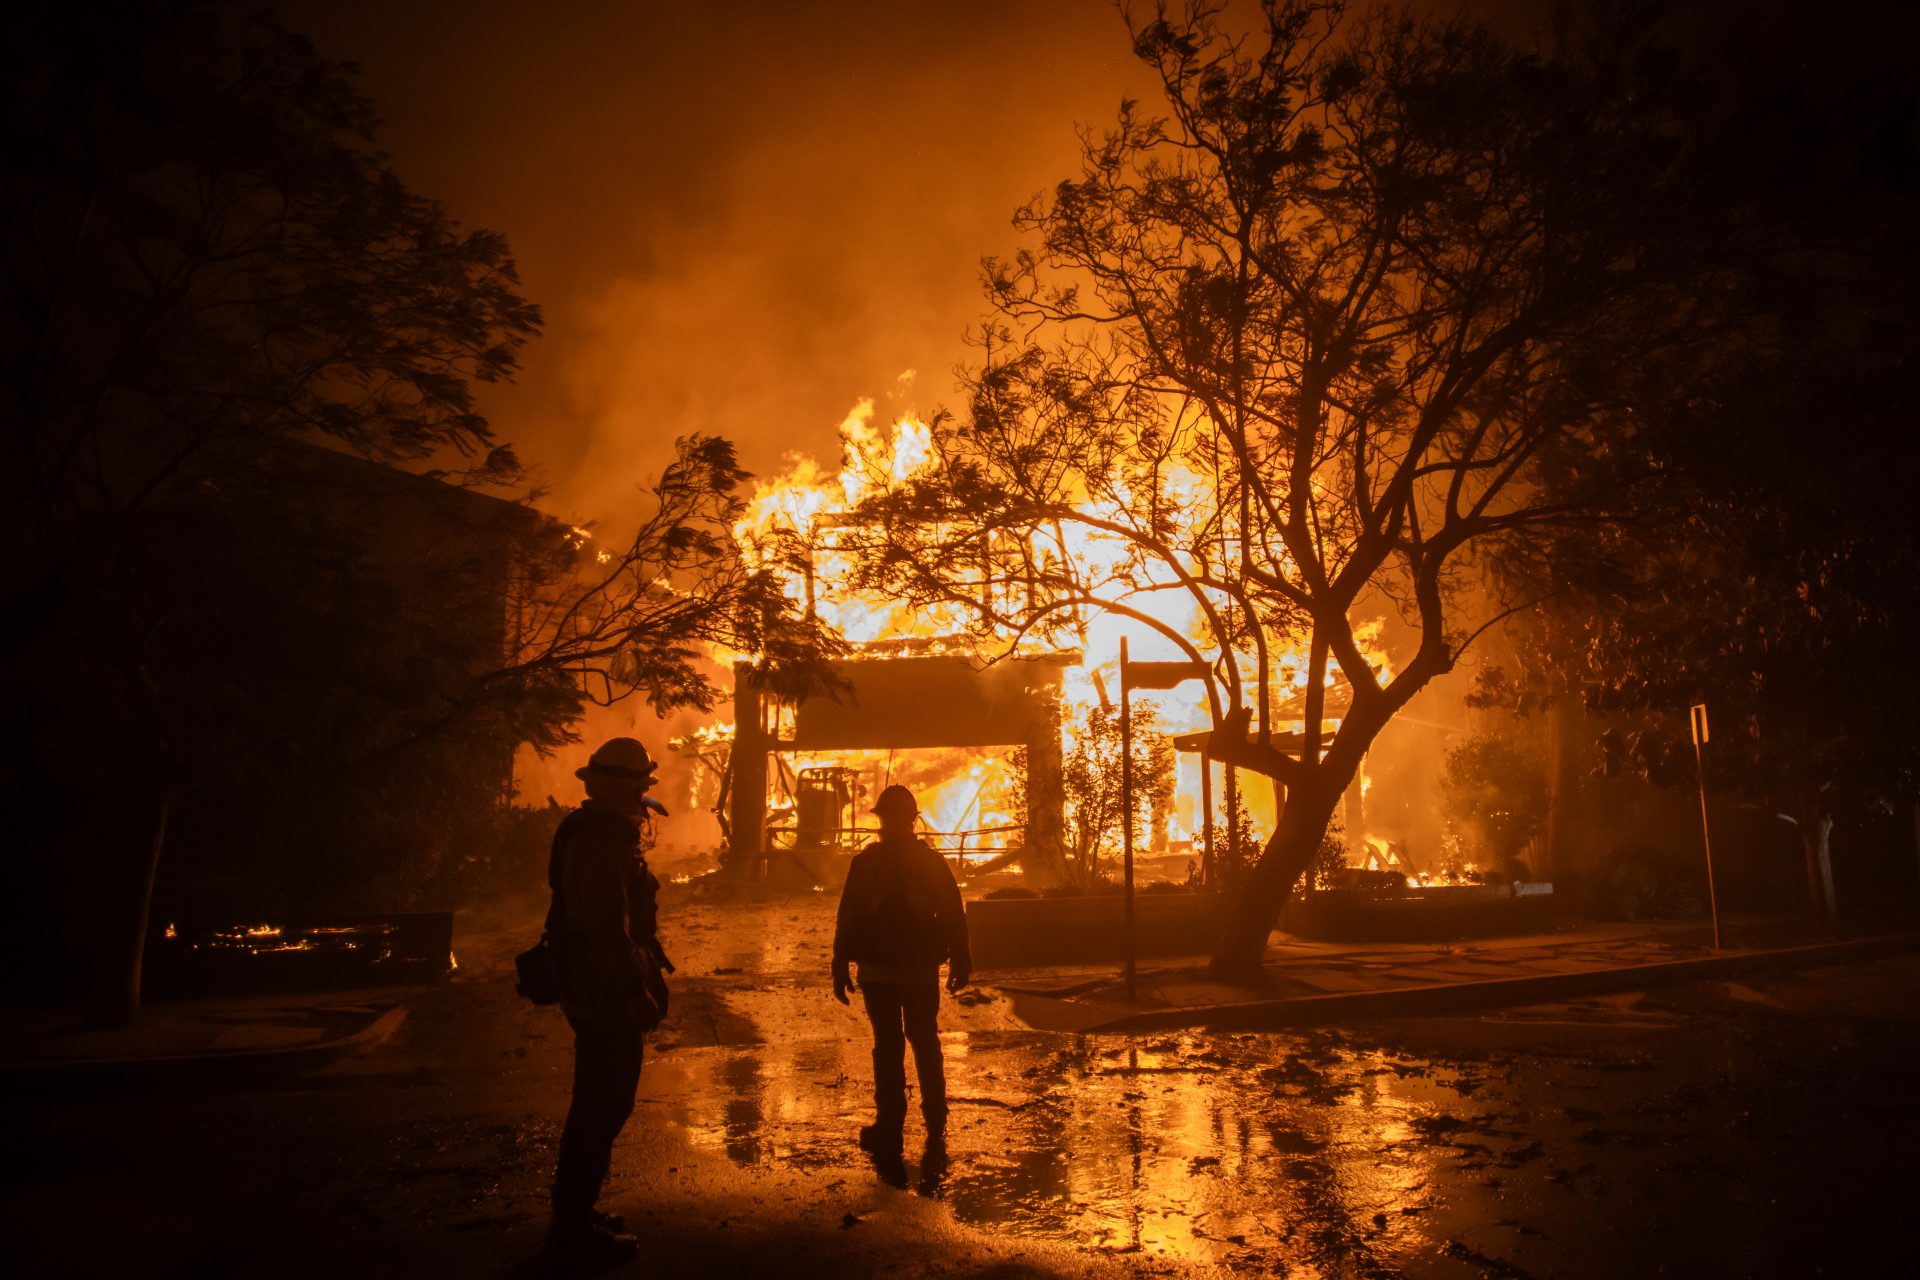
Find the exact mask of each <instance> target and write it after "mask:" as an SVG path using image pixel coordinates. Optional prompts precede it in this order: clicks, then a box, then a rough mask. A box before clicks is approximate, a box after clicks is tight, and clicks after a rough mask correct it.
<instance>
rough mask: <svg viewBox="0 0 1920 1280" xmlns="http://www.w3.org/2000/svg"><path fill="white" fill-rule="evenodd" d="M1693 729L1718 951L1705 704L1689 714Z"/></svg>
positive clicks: (1717, 899)
mask: <svg viewBox="0 0 1920 1280" xmlns="http://www.w3.org/2000/svg"><path fill="white" fill-rule="evenodd" d="M1688 718H1689V720H1690V721H1691V724H1692V728H1693V767H1694V771H1695V773H1696V774H1697V775H1698V777H1699V779H1700V846H1701V848H1703V849H1705V850H1706V854H1707V909H1708V910H1709V911H1710V912H1712V914H1713V949H1714V950H1715V951H1718V950H1720V895H1719V893H1718V891H1717V890H1716V888H1715V886H1714V883H1713V837H1712V835H1711V833H1710V831H1709V829H1708V824H1707V755H1706V751H1707V704H1706V703H1704V702H1696V703H1694V704H1693V708H1692V710H1691V712H1690V713H1689V717H1688Z"/></svg>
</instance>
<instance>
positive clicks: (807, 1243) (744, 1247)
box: [0, 897, 1920, 1277]
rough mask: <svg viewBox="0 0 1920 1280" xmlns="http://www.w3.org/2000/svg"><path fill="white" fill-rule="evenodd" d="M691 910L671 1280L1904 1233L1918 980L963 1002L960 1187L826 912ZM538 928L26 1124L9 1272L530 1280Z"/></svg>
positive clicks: (1557, 1259) (1190, 1267)
mask: <svg viewBox="0 0 1920 1280" xmlns="http://www.w3.org/2000/svg"><path fill="white" fill-rule="evenodd" d="M668 908H669V912H670V914H669V923H668V936H669V941H670V944H671V945H672V946H673V948H674V950H675V953H676V958H678V959H681V960H682V961H683V970H684V971H685V978H684V980H683V981H681V982H680V984H679V986H678V990H677V994H676V1002H677V1003H676V1011H675V1018H674V1021H673V1023H672V1024H671V1025H670V1027H668V1028H665V1029H663V1031H662V1032H661V1033H659V1034H658V1035H657V1036H656V1038H655V1043H654V1044H653V1045H652V1046H651V1047H650V1059H649V1062H648V1065H647V1068H646V1073H645V1077H644V1078H643V1081H642V1085H641V1094H642V1099H641V1105H640V1108H639V1110H638V1112H637V1113H636V1117H635V1120H634V1122H633V1124H632V1125H630V1126H629V1129H628V1135H627V1137H626V1138H625V1139H623V1142H622V1145H621V1147H620V1148H619V1149H618V1150H617V1152H616V1169H615V1175H614V1183H613V1185H612V1187H611V1188H610V1194H609V1200H610V1202H611V1203H612V1205H613V1207H615V1208H618V1209H620V1210H622V1211H624V1212H625V1213H627V1215H628V1216H629V1218H630V1219H633V1220H634V1222H635V1225H636V1226H638V1227H640V1228H641V1229H642V1231H643V1234H644V1235H645V1236H646V1237H647V1239H648V1240H649V1242H650V1245H651V1247H652V1250H653V1254H654V1259H653V1261H654V1266H653V1267H651V1268H650V1270H651V1271H652V1272H653V1273H655V1274H666V1275H728V1274H752V1275H756V1276H759V1275H766V1276H803V1275H900V1276H916V1275H980V1276H994V1277H1024V1276H1039V1275H1054V1274H1060V1275H1068V1274H1089V1275H1125V1274H1163V1275H1207V1274H1221V1273H1244V1274H1289V1275H1301V1276H1319V1275H1324V1276H1393V1275H1408V1276H1429V1275H1431V1276H1478V1275H1493V1276H1507V1277H1517V1276H1542V1277H1544V1276H1562V1275H1565V1276H1608V1277H1613V1276H1622V1275H1640V1274H1659V1273H1664V1274H1672V1275H1776V1274H1791V1275H1802V1274H1817V1273H1818V1272H1819V1271H1820V1270H1825V1271H1826V1272H1828V1273H1830V1274H1853V1273H1856V1272H1857V1273H1859V1274H1869V1273H1871V1270H1872V1268H1871V1262H1870V1259H1869V1258H1865V1257H1863V1256H1862V1255H1863V1254H1870V1253H1871V1252H1872V1251H1873V1250H1875V1249H1880V1248H1886V1249H1891V1248H1892V1247H1893V1246H1894V1245H1895V1244H1896V1243H1898V1237H1899V1232H1900V1231H1901V1230H1902V1227H1901V1224H1902V1223H1904V1221H1905V1217H1906V1200H1907V1193H1906V1191H1905V1186H1904V1181H1903V1180H1901V1179H1898V1178H1893V1179H1889V1178H1882V1177H1879V1176H1871V1175H1870V1174H1869V1172H1868V1171H1870V1170H1877V1169H1880V1168H1882V1167H1885V1166H1887V1165H1888V1163H1889V1159H1890V1158H1891V1159H1893V1160H1897V1161H1901V1162H1904V1160H1905V1159H1906V1158H1907V1155H1908V1153H1910V1152H1911V1150H1912V1149H1913V1147H1912V1141H1913V1138H1914V1137H1915V1122H1914V1120H1913V1119H1912V1113H1911V1109H1910V1101H1909V1099H1908V1097H1907V1094H1908V1093H1909V1091H1910V1084H1909V1082H1910V1081H1911V1079H1912V1078H1913V1063H1914V1062H1915V1061H1916V1057H1915V1053H1916V1050H1920V995H1917V994H1916V993H1920V960H1917V959H1916V958H1915V957H1913V956H1912V955H1911V954H1908V955H1903V956H1893V957H1888V958H1883V959H1878V960H1871V961H1861V962H1858V963H1852V964H1847V965H1834V966H1829V967H1825V968H1818V969H1810V970H1806V971H1803V972H1799V973H1792V974H1781V975H1773V976H1767V977H1764V978H1761V977H1756V978H1752V979H1748V980H1739V981H1736V980H1721V981H1712V982H1696V983H1688V984H1681V985H1675V986H1670V987H1666V988H1663V989H1660V990H1657V991H1654V992H1652V993H1650V994H1646V995H1640V994H1633V993H1628V994H1621V995H1613V996H1605V997H1594V998H1588V999H1581V1000H1575V1001H1563V1002H1559V1003H1556V1004H1546V1005H1536V1006H1533V1007H1530V1008H1524V1009H1514V1010H1508V1011H1505V1012H1502V1013H1497V1014H1483V1015H1476V1016H1466V1015H1461V1016H1453V1017H1428V1018H1400V1019H1394V1020H1379V1021H1373V1022H1368V1023H1362V1024H1355V1025H1350V1026H1343V1027H1340V1028H1337V1029H1335V1028H1327V1029H1320V1030H1302V1031H1270V1032H1239V1033H1209V1032H1204V1031H1181V1032H1172V1033H1163V1034H1154V1035H1143V1036H1134V1037H1117V1036H1086V1035H1076V1034H1070V1033H1059V1032H1043V1031H1035V1030H1031V1029H1028V1028H1025V1027H1023V1026H1022V1025H1020V1024H1019V1023H1018V1021H1017V1020H1016V1019H1015V1018H1014V1016H1013V1012H1012V1009H1011V1005H1010V1002H1009V1001H1008V1000H1007V999H1006V998H1004V997H999V996H990V997H986V998H978V999H977V1000H976V1002H975V1003H970V1004H965V1005H959V1004H954V1003H948V1004H947V1005H946V1006H945V1007H944V1010H943V1025H944V1026H946V1027H947V1028H948V1031H947V1034H946V1036H945V1046H946V1051H947V1057H948V1072H949V1080H950V1087H951V1091H952V1094H953V1095H954V1117H953V1131H952V1139H951V1145H952V1148H953V1162H952V1167H951V1169H950V1170H949V1171H948V1172H947V1174H946V1176H945V1177H944V1178H943V1179H939V1180H937V1181H932V1180H925V1181H923V1179H922V1176H921V1175H922V1173H923V1171H922V1170H919V1169H917V1168H914V1167H912V1166H913V1157H914V1156H915V1155H916V1154H917V1151H916V1150H915V1149H913V1147H912V1146H911V1145H910V1150H909V1168H908V1170H907V1172H908V1186H907V1187H906V1188H905V1189H896V1188H895V1187H892V1186H889V1185H886V1184H885V1183H884V1182H882V1181H881V1179H880V1178H879V1177H877V1176H876V1173H875V1171H874V1170H873V1169H872V1168H871V1166H869V1165H868V1164H867V1163H866V1162H865V1160H864V1159H863V1158H862V1157H861V1156H860V1154H859V1153H858V1152H857V1151H856V1150H855V1149H854V1147H853V1144H852V1141H851V1137H852V1134H853V1131H854V1129H855V1128H856V1127H857V1125H858V1124H859V1123H860V1122H861V1120H862V1119H863V1118H865V1115H866V1109H867V1106H868V1095H867V1081H868V1078H869V1076H868V1065H867V1056H866V1031H865V1026H864V1020H863V1019H862V1018H861V1017H860V1016H859V1015H858V1014H857V1013H855V1012H853V1011H851V1010H847V1009H843V1008H841V1007H840V1006H839V1005H837V1004H834V1003H833V1002H832V1001H831V999H830V998H829V997H828V995H827V991H826V985H825V982H824V980H823V977H824V975H823V973H822V970H823V968H824V941H825V936H826V930H827V928H828V927H829V924H830V920H829V913H830V903H828V902H827V901H826V900H825V899H824V898H818V897H816V898H806V899H798V900H788V901H779V902H765V903H760V904H754V905H726V904H720V903H714V902H692V901H686V900H684V899H682V900H678V901H670V902H669V904H668ZM515 941H518V935H517V934H515V933H511V932H508V933H501V934H497V935H492V936H482V935H469V936H467V937H465V938H463V940H462V944H461V945H462V954H461V959H462V964H463V975H462V978H461V980H459V981H457V982H455V983H453V984H451V985H449V986H446V987H444V988H436V989H432V990H429V991H424V992H421V993H419V994H418V997H417V1000H416V1004H415V1007H414V1009H413V1011H412V1013H411V1015H410V1016H409V1017H408V1019H407V1020H406V1022H405V1023H404V1024H403V1025H402V1026H401V1027H400V1029H399V1030H398V1032H397V1033H396V1034H395V1035H394V1036H393V1038H392V1039H391V1040H390V1041H389V1042H387V1043H386V1044H384V1045H381V1046H380V1047H378V1048H376V1049H374V1050H372V1051H370V1052H369V1053H367V1054H366V1055H364V1056H363V1057H361V1058H359V1059H356V1060H355V1061H353V1062H352V1063H350V1064H347V1065H345V1066H342V1067H339V1068H335V1069H334V1070H333V1071H331V1072H330V1073H328V1074H326V1075H323V1076H320V1077H316V1078H313V1079H310V1080H307V1081H304V1082H300V1083H298V1084H297V1085H288V1084H284V1083H283V1084H280V1085H272V1086H265V1087H262V1088H259V1089H256V1090H252V1091H247V1092H238V1093H214V1092H208V1091H202V1092H197V1093H188V1094H184V1095H182V1094H167V1095H163V1096H154V1097H113V1098H101V1097H96V1098H90V1099H88V1098H75V1099H69V1100H65V1101H56V1102H42V1103H37V1104H36V1103H25V1102H22V1101H20V1100H15V1102H14V1104H13V1105H12V1106H10V1107H9V1108H8V1114H7V1115H5V1116H4V1117H0V1119H3V1120H4V1121H5V1123H6V1124H7V1126H8V1132H9V1133H10V1134H17V1135H20V1139H21V1140H22V1141H23V1143H24V1148H23V1152H22V1155H21V1157H20V1158H17V1159H15V1160H11V1161H9V1162H8V1163H7V1166H6V1167H7V1168H8V1169H9V1170H10V1173H9V1174H8V1176H7V1179H6V1182H5V1184H4V1191H5V1203H6V1206H7V1214H8V1221H7V1224H6V1225H7V1229H8V1230H9V1231H10V1233H11V1234H12V1238H13V1239H15V1240H18V1241H21V1242H22V1243H23V1244H24V1245H25V1246H26V1248H25V1257H26V1258H27V1259H28V1261H29V1263H30V1266H29V1269H28V1271H26V1272H23V1274H53V1273H58V1272H60V1271H63V1270H64V1271H67V1272H70V1273H73V1274H102V1273H105V1274H113V1273H114V1272H116V1271H118V1270H121V1269H126V1270H135V1269H137V1270H138V1271H139V1272H140V1273H141V1274H175V1275H241V1274H247V1275H255V1274H275V1275H288V1274H293V1275H309V1274H312V1275H321V1274H326V1275H339V1274H341V1273H342V1272H348V1273H351V1274H356V1275H389V1274H390V1275H429V1274H432V1275H442V1274H444V1275H490V1274H492V1275H506V1274H529V1275H531V1274H538V1270H537V1268H536V1266H535V1265H534V1263H533V1261H532V1260H533V1258H534V1256H535V1254H536V1253H537V1250H538V1247H539V1238H540V1231H541V1227H542V1210H543V1204H542V1197H543V1184H544V1181H545V1179H546V1177H547V1175H548V1172H549V1170H550V1165H551V1160H552V1155H553V1143H554V1139H555V1136H556V1128H557V1126H556V1123H555V1121H556V1119H557V1116H558V1113H559V1111H560V1109H561V1107H562V1106H563V1105H564V1097H565V1086H566V1072H567V1069H568V1057H567V1053H566V1050H567V1045H568V1040H567V1037H566V1034H565V1032H564V1027H563V1026H562V1025H561V1024H560V1021H559V1019H558V1017H557V1016H554V1015H552V1014H550V1013H547V1012H545V1011H536V1010H532V1009H528V1008H526V1007H524V1006H523V1005H521V1004H519V1003H518V1002H516V1001H515V1000H514V998H513V997H512V994H511V987H510V984H509V983H508V982H507V981H506V980H505V978H504V973H503V970H502V969H501V965H502V963H503V962H504V956H505V955H506V954H509V947H510V945H511V944H512V943H513V942H515ZM916 1137H917V1133H916V1129H915V1128H913V1127H910V1128H909V1141H910V1144H912V1143H913V1141H914V1139H915V1138H916ZM102 1214H105V1215H107V1216H109V1217H110V1218H111V1220H112V1222H113V1224H114V1229H113V1231H111V1232H101V1231H99V1230H96V1229H94V1224H95V1223H97V1222H98V1220H99V1219H100V1217H101V1216H102ZM1843 1258H1846V1259H1849V1260H1850V1262H1849V1264H1848V1265H1847V1266H1846V1267H1844V1268H1843V1267H1842V1266H1841V1260H1842V1259H1843ZM644 1273H645V1272H643V1271H642V1270H637V1269H636V1270H634V1271H633V1272H632V1274H636V1275H638V1274H644Z"/></svg>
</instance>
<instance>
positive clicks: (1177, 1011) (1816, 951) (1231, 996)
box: [983, 920, 1920, 1033]
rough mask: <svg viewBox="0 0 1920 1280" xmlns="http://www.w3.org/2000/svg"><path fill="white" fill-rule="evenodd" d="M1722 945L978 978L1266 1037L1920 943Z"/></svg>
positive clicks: (1174, 1023) (1894, 935)
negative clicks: (1249, 973)
mask: <svg viewBox="0 0 1920 1280" xmlns="http://www.w3.org/2000/svg"><path fill="white" fill-rule="evenodd" d="M1723 940H1724V941H1725V942H1726V943H1727V946H1726V947H1725V949H1723V950H1721V951H1717V952H1716V951H1715V950H1714V949H1713V945H1712V935H1711V932H1710V931H1709V930H1708V928H1707V927H1706V926H1705V925H1703V924H1698V923H1694V922H1685V923H1677V924H1676V923H1665V922H1637V923H1628V924H1591V925H1582V926H1579V927H1577V928H1574V929H1571V930H1568V931H1564V932H1557V933H1551V934H1537V935H1532V936H1525V937H1512V938H1487V939H1476V940H1474V941H1471V942H1459V943H1440V944H1436V943H1344V944H1343V943H1318V942H1309V941H1305V940H1302V939H1298V938H1293V937H1290V936H1287V935H1276V940H1275V941H1274V942H1273V943H1272V944H1271V945H1269V947H1268V949H1267V962H1266V971H1267V990H1266V992H1264V993H1262V992H1258V991H1254V990H1250V989H1249V988H1247V987H1242V986H1234V985H1231V984H1228V983H1224V982H1220V981H1217V980H1215V979H1213V978H1212V977H1211V976H1210V975H1209V974H1208V973H1207V970H1206V963H1205V958H1204V957H1193V958H1191V959H1176V960H1174V961H1172V962H1167V961H1164V960H1160V959H1158V958H1156V959H1155V960H1154V961H1152V962H1150V963H1148V964H1146V965H1142V966H1141V967H1140V968H1139V970H1138V971H1137V973H1136V981H1135V998H1134V999H1133V1000H1128V999H1127V995H1126V990H1125V987H1124V984H1123V983H1122V981H1121V979H1120V977H1119V975H1118V973H1117V972H1116V970H1115V966H1112V965H1105V966H1101V967H1097V968H1096V967H1093V966H1080V967H1077V968H1075V969H1072V970H1065V969H1051V970H1019V971H1015V970H1002V971H1000V972H998V973H994V974H990V975H985V976H984V977H983V981H984V982H985V983H986V984H987V985H990V986H993V987H995V988H996V989H998V990H999V991H1000V992H1002V993H1003V994H1005V995H1006V996H1008V997H1009V999H1010V1001H1011V1003H1012V1006H1013V1012H1014V1015H1015V1016H1016V1017H1018V1018H1019V1019H1020V1020H1021V1021H1022V1022H1024V1023H1026V1024H1027V1025H1028V1026H1030V1027H1034V1028H1036V1029H1038V1030H1046V1031H1082V1032H1115V1033H1128V1032H1155V1031H1170V1030H1176V1029H1180V1028H1186V1027H1212V1028H1218V1029H1222V1030H1260V1029H1266V1028H1274V1027H1287V1026H1307V1025H1313V1024H1317V1023H1329V1022H1337V1021H1345V1020H1348V1019H1357V1018H1377V1017H1405V1016H1410V1015H1421V1014H1439V1013H1451V1012H1454V1011H1456V1010H1461V1009H1471V1008H1486V1007H1495V1006H1500V1005H1515V1004H1526V1003H1531V1002H1534V1001H1543V1000H1557V999H1565V998H1567V997H1570V996H1575V995H1584V994H1589V993H1593V992H1601V991H1626V990H1634V989H1636V988H1639V987H1644V986H1653V985H1657V984H1660V983H1665V982H1675V981H1685V980H1688V979H1717V978H1722V977H1726V976H1728V975H1731V974H1735V973H1751V972H1756V971H1759V970H1764V969H1779V968H1795V967H1800V966H1804V965H1814V964H1822V963H1841V962H1845V961H1848V960H1853V959H1860V958H1867V957H1872V956H1877V955H1883V954H1887V953H1889V952H1894V951H1902V950H1908V949H1911V948H1914V947H1920V934H1916V933H1913V932H1879V933H1871V934H1865V935H1854V936H1845V937H1836V936H1834V935H1833V934H1832V933H1830V932H1827V933H1823V932H1819V931H1815V930H1812V929H1810V928H1807V927H1806V926H1803V925H1801V924H1800V923H1798V922H1794V921H1777V920H1750V921H1737V922H1728V925H1727V928H1726V930H1725V932H1724V935H1723Z"/></svg>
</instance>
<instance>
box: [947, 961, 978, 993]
mask: <svg viewBox="0 0 1920 1280" xmlns="http://www.w3.org/2000/svg"><path fill="white" fill-rule="evenodd" d="M972 976H973V972H972V971H971V970H969V969H967V968H966V967H965V966H964V965H957V964H950V965H948V966H947V994H948V995H953V994H954V993H955V992H957V991H959V990H960V988H962V987H964V986H966V985H967V979H968V978H971V977H972Z"/></svg>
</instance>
